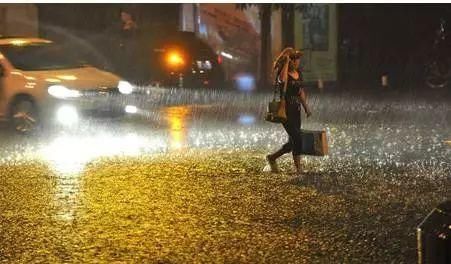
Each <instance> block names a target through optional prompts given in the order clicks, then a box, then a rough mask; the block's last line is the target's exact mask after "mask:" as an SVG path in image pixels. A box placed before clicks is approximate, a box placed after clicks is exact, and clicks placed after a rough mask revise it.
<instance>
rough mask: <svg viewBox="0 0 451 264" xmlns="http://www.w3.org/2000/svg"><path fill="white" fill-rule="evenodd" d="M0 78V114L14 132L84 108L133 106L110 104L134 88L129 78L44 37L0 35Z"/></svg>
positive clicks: (72, 117) (71, 117)
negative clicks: (84, 61)
mask: <svg viewBox="0 0 451 264" xmlns="http://www.w3.org/2000/svg"><path fill="white" fill-rule="evenodd" d="M0 81H1V82H0V83H1V84H0V117H2V119H5V120H9V121H11V123H12V125H13V127H14V128H15V130H17V131H19V132H24V133H26V132H31V131H33V130H35V129H36V128H37V127H38V126H39V125H40V124H41V123H42V122H44V121H49V122H53V121H56V122H57V123H59V124H62V125H71V124H74V123H76V122H78V119H79V114H80V113H81V112H85V111H103V110H105V111H116V110H118V111H119V112H124V111H125V110H128V111H127V112H134V110H135V109H132V108H133V106H128V108H127V107H124V106H119V108H120V109H115V106H117V105H120V104H119V103H121V102H123V97H124V96H126V95H128V94H131V93H132V92H133V89H134V87H133V86H132V85H131V84H130V83H128V82H126V81H124V80H121V79H120V78H119V77H118V76H116V75H114V74H112V73H110V72H106V71H102V70H99V69H97V68H95V67H92V66H89V65H86V64H84V63H83V62H81V61H79V60H78V59H77V58H74V57H73V56H71V55H70V54H69V53H68V52H67V50H64V49H62V48H61V46H59V45H58V44H55V43H53V42H52V41H49V40H45V39H40V38H17V37H15V38H12V37H2V38H0ZM116 103H117V104H116ZM126 108H127V109H126Z"/></svg>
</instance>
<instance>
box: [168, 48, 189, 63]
mask: <svg viewBox="0 0 451 264" xmlns="http://www.w3.org/2000/svg"><path fill="white" fill-rule="evenodd" d="M166 60H167V62H168V64H169V65H170V66H181V65H183V64H185V61H184V60H183V57H182V55H181V54H180V53H179V52H177V51H172V52H169V54H168V56H167V59H166Z"/></svg>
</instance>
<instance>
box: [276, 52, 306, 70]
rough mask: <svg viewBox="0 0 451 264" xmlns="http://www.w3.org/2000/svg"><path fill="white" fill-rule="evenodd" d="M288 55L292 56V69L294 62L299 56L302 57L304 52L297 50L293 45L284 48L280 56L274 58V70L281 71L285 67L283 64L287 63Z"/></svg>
mask: <svg viewBox="0 0 451 264" xmlns="http://www.w3.org/2000/svg"><path fill="white" fill-rule="evenodd" d="M286 55H288V56H290V60H291V62H290V65H289V67H290V69H292V67H293V64H292V63H293V62H294V61H295V60H297V59H299V58H301V57H302V55H304V54H303V53H302V51H299V50H295V49H293V48H291V47H288V48H285V49H283V50H282V52H280V54H279V56H277V58H276V59H275V60H274V62H273V71H280V70H281V69H282V67H283V65H284V64H285V56H286Z"/></svg>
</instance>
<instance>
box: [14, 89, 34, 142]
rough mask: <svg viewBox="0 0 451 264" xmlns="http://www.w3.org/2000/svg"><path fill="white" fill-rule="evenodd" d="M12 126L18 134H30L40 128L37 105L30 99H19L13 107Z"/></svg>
mask: <svg viewBox="0 0 451 264" xmlns="http://www.w3.org/2000/svg"><path fill="white" fill-rule="evenodd" d="M10 120H11V124H12V126H13V128H14V130H16V131H17V132H20V133H23V134H28V133H31V132H34V131H36V130H37V128H38V127H39V115H38V111H37V107H36V105H35V103H34V102H33V101H32V100H31V99H29V98H18V99H16V100H15V101H14V103H13V104H12V105H11V110H10Z"/></svg>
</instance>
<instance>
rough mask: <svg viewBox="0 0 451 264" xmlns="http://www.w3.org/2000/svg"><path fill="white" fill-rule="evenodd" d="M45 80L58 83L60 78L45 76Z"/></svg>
mask: <svg viewBox="0 0 451 264" xmlns="http://www.w3.org/2000/svg"><path fill="white" fill-rule="evenodd" d="M45 81H46V82H51V83H60V82H61V80H60V79H55V78H47V79H45Z"/></svg>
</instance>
